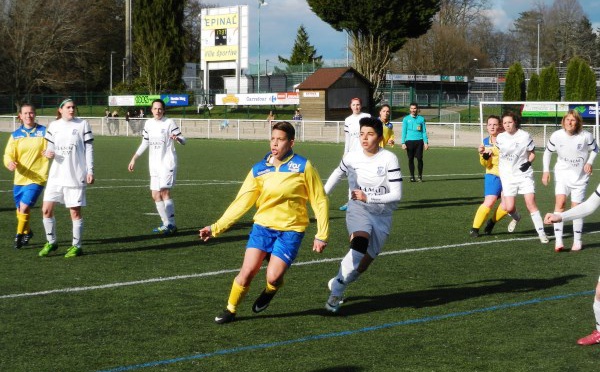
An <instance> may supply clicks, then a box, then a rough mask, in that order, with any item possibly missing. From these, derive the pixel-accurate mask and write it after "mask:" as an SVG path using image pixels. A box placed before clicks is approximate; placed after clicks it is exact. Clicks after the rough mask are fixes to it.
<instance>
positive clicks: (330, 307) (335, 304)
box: [325, 295, 342, 313]
mask: <svg viewBox="0 0 600 372" xmlns="http://www.w3.org/2000/svg"><path fill="white" fill-rule="evenodd" d="M341 304H342V297H340V296H334V295H331V296H329V298H328V299H327V302H326V303H325V309H326V310H327V311H329V312H332V313H337V312H338V310H339V309H340V305H341Z"/></svg>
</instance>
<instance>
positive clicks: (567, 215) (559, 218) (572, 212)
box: [544, 185, 600, 346]
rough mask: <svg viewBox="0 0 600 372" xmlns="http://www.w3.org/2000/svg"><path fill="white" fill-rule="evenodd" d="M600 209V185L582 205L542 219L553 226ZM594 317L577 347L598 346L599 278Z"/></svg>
mask: <svg viewBox="0 0 600 372" xmlns="http://www.w3.org/2000/svg"><path fill="white" fill-rule="evenodd" d="M598 207H600V185H598V187H597V188H596V190H595V191H594V192H593V193H592V195H590V197H589V198H587V200H586V201H584V202H583V203H581V204H579V205H577V206H575V207H573V208H571V209H569V210H568V211H566V212H562V213H558V212H554V213H547V214H546V216H545V217H544V223H547V224H555V223H559V222H564V221H575V220H577V219H583V218H585V217H587V216H589V215H590V214H592V213H594V212H595V211H596V210H597V209H598ZM592 309H593V311H594V317H595V318H596V329H594V330H593V331H592V333H591V334H589V335H587V336H585V337H582V338H580V339H579V340H577V343H578V344H579V345H584V346H588V345H595V344H600V278H598V282H597V284H596V292H595V295H594V304H593V306H592Z"/></svg>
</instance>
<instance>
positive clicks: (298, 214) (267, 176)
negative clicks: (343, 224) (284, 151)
mask: <svg viewBox="0 0 600 372" xmlns="http://www.w3.org/2000/svg"><path fill="white" fill-rule="evenodd" d="M270 157H271V154H268V155H267V156H266V157H265V158H264V159H263V160H261V161H260V162H258V163H256V164H255V165H254V166H253V167H252V170H250V172H249V173H248V175H247V177H246V179H245V181H244V183H243V185H242V187H241V188H240V191H239V192H238V194H237V196H236V197H235V200H234V201H233V202H232V203H231V205H229V207H228V208H227V210H226V211H225V213H224V214H223V216H221V218H219V220H218V221H217V222H216V223H214V224H213V225H211V232H212V235H213V236H217V235H219V234H221V233H222V232H224V231H225V230H227V229H228V228H229V227H231V225H233V224H234V223H235V222H236V221H237V220H238V219H240V218H241V217H242V216H243V215H244V214H245V213H246V212H247V211H248V210H250V208H252V206H253V205H256V208H257V210H256V213H255V214H254V222H255V223H256V224H258V225H261V226H264V227H268V228H271V229H274V230H279V231H296V232H304V230H306V226H307V225H308V221H309V217H308V209H307V206H306V203H307V202H310V205H311V207H312V209H313V211H314V213H315V217H316V219H317V235H316V236H315V238H317V239H319V240H323V241H327V238H328V237H329V203H328V200H327V196H326V195H325V190H324V188H323V183H322V181H321V178H320V177H319V173H318V172H317V170H316V169H315V168H314V167H313V166H312V164H311V163H310V161H309V160H308V159H306V158H304V157H302V156H300V155H297V154H294V153H293V152H291V151H290V154H288V155H286V157H285V158H284V160H283V162H282V164H281V165H279V167H276V166H274V165H273V164H271V163H270V162H269V160H270Z"/></svg>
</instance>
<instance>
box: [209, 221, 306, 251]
mask: <svg viewBox="0 0 600 372" xmlns="http://www.w3.org/2000/svg"><path fill="white" fill-rule="evenodd" d="M198 236H199V237H200V239H202V241H203V242H205V241H207V240H208V239H210V238H212V231H211V229H210V226H205V227H203V228H202V229H200V230H199V231H198ZM313 249H314V248H313Z"/></svg>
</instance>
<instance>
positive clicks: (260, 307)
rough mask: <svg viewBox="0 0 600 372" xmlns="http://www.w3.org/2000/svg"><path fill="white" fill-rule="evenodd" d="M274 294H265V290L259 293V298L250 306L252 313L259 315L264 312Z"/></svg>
mask: <svg viewBox="0 0 600 372" xmlns="http://www.w3.org/2000/svg"><path fill="white" fill-rule="evenodd" d="M275 293H277V292H273V293H267V291H266V289H263V291H262V292H261V293H260V296H258V298H257V299H256V301H254V304H253V305H252V311H253V312H255V313H260V312H261V311H264V310H266V309H267V307H269V304H270V303H271V300H272V299H273V297H274V296H275Z"/></svg>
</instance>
